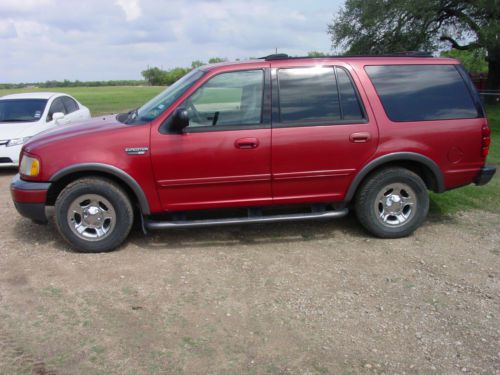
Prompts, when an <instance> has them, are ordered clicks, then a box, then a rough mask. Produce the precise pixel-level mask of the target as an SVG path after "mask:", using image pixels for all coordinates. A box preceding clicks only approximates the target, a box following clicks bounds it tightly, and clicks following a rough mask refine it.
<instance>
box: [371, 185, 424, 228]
mask: <svg viewBox="0 0 500 375" xmlns="http://www.w3.org/2000/svg"><path fill="white" fill-rule="evenodd" d="M374 209H375V214H376V216H377V219H378V220H379V221H380V222H381V223H382V224H383V225H385V226H388V227H392V228H397V227H400V226H403V225H405V224H406V223H408V222H409V221H410V220H411V219H412V218H413V217H414V216H415V213H416V209H417V195H416V194H415V191H414V190H413V189H412V188H411V187H410V186H409V185H407V184H403V183H394V184H389V185H386V186H385V187H384V188H383V189H381V190H380V191H379V193H378V194H377V198H376V199H375V205H374Z"/></svg>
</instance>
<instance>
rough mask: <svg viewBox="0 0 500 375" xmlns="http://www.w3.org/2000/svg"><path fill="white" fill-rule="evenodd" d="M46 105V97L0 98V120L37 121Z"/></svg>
mask: <svg viewBox="0 0 500 375" xmlns="http://www.w3.org/2000/svg"><path fill="white" fill-rule="evenodd" d="M46 105H47V100H46V99H6V100H0V122H32V121H38V120H40V118H41V117H42V114H43V111H44V110H45V106H46Z"/></svg>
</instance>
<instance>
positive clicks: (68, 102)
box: [62, 96, 78, 113]
mask: <svg viewBox="0 0 500 375" xmlns="http://www.w3.org/2000/svg"><path fill="white" fill-rule="evenodd" d="M62 100H63V103H64V106H65V107H66V111H67V113H72V112H75V111H78V104H76V102H75V101H74V100H73V99H72V98H70V97H69V96H64V97H63V98H62Z"/></svg>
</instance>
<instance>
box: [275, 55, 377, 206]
mask: <svg viewBox="0 0 500 375" xmlns="http://www.w3.org/2000/svg"><path fill="white" fill-rule="evenodd" d="M291 64H293V62H291V63H290V62H287V63H285V64H283V63H282V62H275V63H273V65H272V76H273V79H272V85H273V86H272V90H273V116H272V128H273V135H272V137H273V138H272V164H271V169H272V181H273V182H272V187H273V201H274V202H275V203H299V202H321V201H338V200H342V199H343V198H344V195H345V193H346V191H347V188H348V186H349V183H350V182H351V180H352V179H353V177H354V176H355V174H356V173H357V171H359V170H360V168H361V167H362V166H363V165H364V164H365V163H366V161H367V160H368V159H370V157H371V155H372V154H373V153H374V152H375V150H376V148H377V142H378V129H377V125H376V123H375V120H374V118H373V116H368V114H367V111H366V109H365V106H364V105H363V104H362V100H361V98H362V96H361V91H360V90H358V89H357V87H356V83H358V81H357V78H356V77H355V76H354V74H353V73H352V71H351V68H350V67H349V66H347V65H343V66H340V65H339V66H333V65H329V66H300V65H299V66H293V65H291Z"/></svg>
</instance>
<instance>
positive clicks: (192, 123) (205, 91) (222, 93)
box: [184, 70, 264, 128]
mask: <svg viewBox="0 0 500 375" xmlns="http://www.w3.org/2000/svg"><path fill="white" fill-rule="evenodd" d="M263 87H264V71H262V70H248V71H239V72H230V73H223V74H219V75H217V76H215V77H213V78H211V79H210V80H209V81H208V82H206V83H205V84H204V85H203V86H202V87H200V88H199V89H198V90H196V92H195V93H194V94H193V95H192V96H191V97H190V98H189V99H187V100H186V102H185V103H184V107H185V108H186V109H187V110H188V113H189V127H190V128H193V127H200V126H224V125H255V124H260V123H261V122H262V121H261V120H262V94H263Z"/></svg>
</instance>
